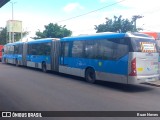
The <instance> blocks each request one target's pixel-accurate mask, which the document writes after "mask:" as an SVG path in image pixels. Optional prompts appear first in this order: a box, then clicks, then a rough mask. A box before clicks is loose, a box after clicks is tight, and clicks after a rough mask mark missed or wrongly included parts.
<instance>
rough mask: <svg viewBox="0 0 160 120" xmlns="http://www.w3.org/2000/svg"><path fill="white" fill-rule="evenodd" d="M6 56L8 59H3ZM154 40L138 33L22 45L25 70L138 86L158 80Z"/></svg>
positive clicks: (39, 41) (101, 34)
mask: <svg viewBox="0 0 160 120" xmlns="http://www.w3.org/2000/svg"><path fill="white" fill-rule="evenodd" d="M4 56H5V55H4ZM158 56H159V55H158V52H157V45H156V42H155V40H154V39H153V38H152V37H149V36H147V35H144V34H138V33H97V34H94V35H83V36H75V37H65V38H61V39H60V40H59V39H58V40H57V39H52V38H49V39H41V40H35V41H29V42H26V43H23V54H22V57H23V58H22V60H23V62H22V63H23V65H24V66H29V67H34V68H40V69H42V70H43V71H44V72H46V71H47V70H52V71H57V72H60V73H65V74H70V75H75V76H80V77H83V78H85V79H86V80H87V81H88V82H90V83H94V82H95V80H104V81H111V82H117V83H124V84H136V83H143V82H146V81H155V80H158V77H159V74H158Z"/></svg>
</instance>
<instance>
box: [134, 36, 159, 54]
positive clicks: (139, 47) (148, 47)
mask: <svg viewBox="0 0 160 120" xmlns="http://www.w3.org/2000/svg"><path fill="white" fill-rule="evenodd" d="M131 40H132V46H133V50H134V52H149V53H151V52H152V53H153V52H154V53H155V52H157V44H156V41H154V40H152V39H146V38H131Z"/></svg>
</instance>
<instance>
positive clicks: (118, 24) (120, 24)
mask: <svg viewBox="0 0 160 120" xmlns="http://www.w3.org/2000/svg"><path fill="white" fill-rule="evenodd" d="M134 22H135V21H133V19H132V20H131V21H130V20H129V19H123V18H122V16H121V15H120V16H119V17H117V16H114V19H113V20H112V19H109V18H106V22H105V23H103V24H100V25H98V26H97V25H95V30H97V32H122V33H125V32H127V31H131V32H136V31H138V30H139V29H141V28H139V29H137V28H136V29H135V26H134Z"/></svg>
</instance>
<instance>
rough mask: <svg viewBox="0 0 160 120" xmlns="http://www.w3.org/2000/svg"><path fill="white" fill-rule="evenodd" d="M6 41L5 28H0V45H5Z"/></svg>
mask: <svg viewBox="0 0 160 120" xmlns="http://www.w3.org/2000/svg"><path fill="white" fill-rule="evenodd" d="M7 39H8V37H7V28H6V27H5V28H1V31H0V45H4V44H6V43H7V42H6V40H7Z"/></svg>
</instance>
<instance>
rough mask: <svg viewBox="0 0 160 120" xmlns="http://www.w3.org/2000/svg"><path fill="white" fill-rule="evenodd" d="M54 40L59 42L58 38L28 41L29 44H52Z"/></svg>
mask: <svg viewBox="0 0 160 120" xmlns="http://www.w3.org/2000/svg"><path fill="white" fill-rule="evenodd" d="M53 40H59V39H58V38H42V39H37V40H32V41H28V42H27V43H29V44H32V43H46V42H52V41H53Z"/></svg>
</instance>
